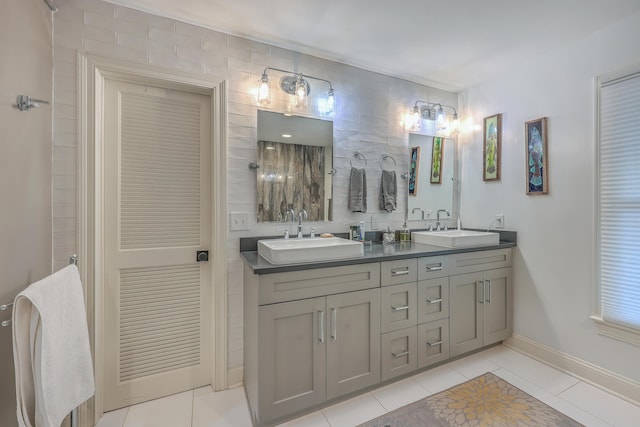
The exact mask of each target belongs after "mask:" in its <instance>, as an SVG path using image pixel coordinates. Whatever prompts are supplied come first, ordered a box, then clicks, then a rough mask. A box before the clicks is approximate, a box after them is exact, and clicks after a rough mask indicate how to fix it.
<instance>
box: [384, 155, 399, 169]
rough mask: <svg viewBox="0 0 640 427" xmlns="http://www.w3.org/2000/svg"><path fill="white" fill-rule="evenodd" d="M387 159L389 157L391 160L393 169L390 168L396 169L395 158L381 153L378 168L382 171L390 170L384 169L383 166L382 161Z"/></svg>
mask: <svg viewBox="0 0 640 427" xmlns="http://www.w3.org/2000/svg"><path fill="white" fill-rule="evenodd" d="M387 159H389V160H391V161H392V162H393V169H392V170H396V167H397V166H398V165H397V164H396V159H394V158H393V156H390V155H388V154H383V155H382V156H380V168H381V169H382V170H383V171H384V170H386V171H389V172H390V171H391V170H388V169H385V168H384V161H385V160H387Z"/></svg>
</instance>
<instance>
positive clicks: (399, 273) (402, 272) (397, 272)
mask: <svg viewBox="0 0 640 427" xmlns="http://www.w3.org/2000/svg"><path fill="white" fill-rule="evenodd" d="M407 274H409V267H407V268H405V269H404V270H391V275H392V276H405V275H407Z"/></svg>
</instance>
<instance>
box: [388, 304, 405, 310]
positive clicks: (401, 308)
mask: <svg viewBox="0 0 640 427" xmlns="http://www.w3.org/2000/svg"><path fill="white" fill-rule="evenodd" d="M391 309H392V310H393V311H403V310H409V306H408V305H403V306H402V307H393V306H391Z"/></svg>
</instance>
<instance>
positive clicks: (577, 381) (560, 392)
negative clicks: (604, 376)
mask: <svg viewBox="0 0 640 427" xmlns="http://www.w3.org/2000/svg"><path fill="white" fill-rule="evenodd" d="M572 378H575V380H576V382H575V383H574V384H571V385H570V386H568V387H566V388H564V389H562V390H560V391H559V392H557V393H553V394H555V395H556V396H558V397H560V395H561V394H562V393H564V392H565V391H569V390H571V389H572V388H574V387H575V386H577V385H578V384H580V383H583V381H581V380H579V379H578V378H576V377H574V376H572ZM550 393H551V391H550Z"/></svg>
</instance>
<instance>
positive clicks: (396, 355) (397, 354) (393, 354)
mask: <svg viewBox="0 0 640 427" xmlns="http://www.w3.org/2000/svg"><path fill="white" fill-rule="evenodd" d="M407 354H409V352H408V351H405V352H404V353H393V352H392V353H391V355H392V356H393V358H394V359H397V358H398V357H402V356H406V355H407Z"/></svg>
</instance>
